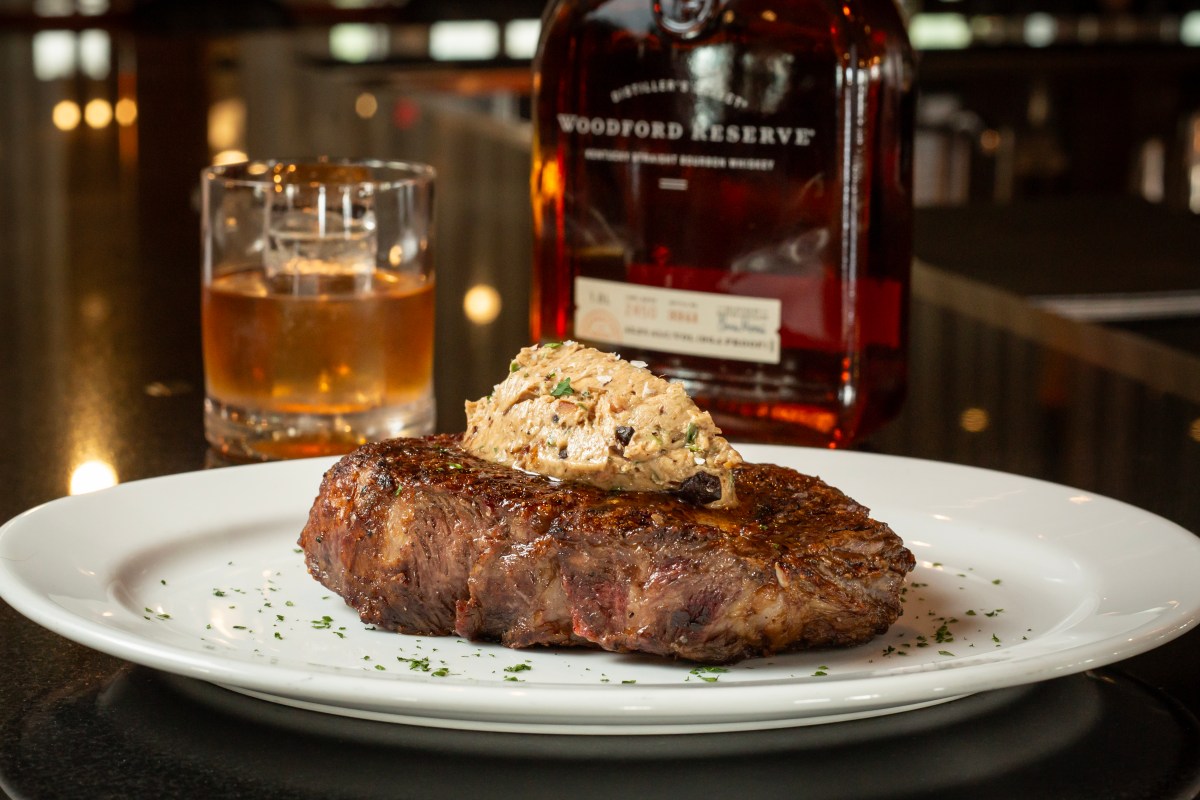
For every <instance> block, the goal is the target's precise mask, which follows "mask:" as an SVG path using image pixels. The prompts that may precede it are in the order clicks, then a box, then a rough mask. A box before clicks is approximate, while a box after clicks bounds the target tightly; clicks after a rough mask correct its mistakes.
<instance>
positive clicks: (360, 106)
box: [354, 92, 379, 119]
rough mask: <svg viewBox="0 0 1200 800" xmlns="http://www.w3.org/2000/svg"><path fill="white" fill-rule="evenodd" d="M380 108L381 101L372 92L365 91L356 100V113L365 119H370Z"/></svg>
mask: <svg viewBox="0 0 1200 800" xmlns="http://www.w3.org/2000/svg"><path fill="white" fill-rule="evenodd" d="M378 110H379V101H378V100H376V99H375V95H373V94H371V93H370V92H363V93H362V94H360V95H359V96H358V97H357V98H355V100H354V113H355V114H358V116H360V117H362V118H363V119H370V118H371V117H373V116H375V112H376V111H378Z"/></svg>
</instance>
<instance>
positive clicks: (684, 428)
mask: <svg viewBox="0 0 1200 800" xmlns="http://www.w3.org/2000/svg"><path fill="white" fill-rule="evenodd" d="M720 434H721V430H720V428H718V427H717V426H716V424H715V423H714V422H713V419H712V417H711V416H710V415H709V413H708V412H707V411H702V410H700V408H698V407H697V406H696V404H695V403H694V402H693V401H692V399H691V398H690V397H688V395H687V392H686V391H684V388H683V386H682V385H681V384H678V383H673V382H670V381H667V380H664V379H663V378H660V377H658V376H656V375H654V374H653V373H651V372H650V371H649V370H647V369H645V368H644V367H643V366H640V365H638V364H637V363H635V362H629V361H625V360H623V359H622V358H620V357H619V356H617V355H615V354H613V353H604V352H601V351H599V350H596V349H594V348H591V347H586V346H584V345H581V344H579V343H578V342H563V343H562V344H547V345H541V346H539V345H533V346H532V347H526V348H525V349H523V350H521V352H520V353H518V354H517V357H516V358H515V359H513V361H512V363H511V364H510V366H509V374H508V377H507V378H505V379H504V380H503V381H501V382H500V383H498V384H496V387H495V389H494V391H493V392H492V394H491V395H489V396H487V397H484V398H482V399H480V400H476V401H468V402H467V430H466V433H465V434H464V436H463V446H464V448H466V449H467V450H468V451H469V452H471V453H472V454H473V455H475V456H477V457H479V458H482V459H485V460H487V461H492V462H494V463H498V464H506V465H508V466H511V467H515V468H517V469H522V470H526V471H528V472H536V473H539V474H542V475H547V476H549V477H552V478H560V479H563V480H573V481H580V482H583V483H588V484H591V485H593V486H598V487H600V488H603V489H620V490H625V491H634V492H646V491H673V492H677V493H679V494H681V495H683V496H684V497H687V498H688V499H690V500H692V501H693V502H696V503H699V504H701V505H705V506H707V507H709V508H728V507H731V506H734V505H736V504H737V496H736V494H735V492H734V485H733V468H734V467H736V466H737V465H738V464H740V463H741V462H742V457H741V456H740V455H739V454H738V453H737V451H736V450H734V449H733V448H732V447H730V445H729V443H728V442H727V441H725V439H724V438H723V437H722V436H721V435H720Z"/></svg>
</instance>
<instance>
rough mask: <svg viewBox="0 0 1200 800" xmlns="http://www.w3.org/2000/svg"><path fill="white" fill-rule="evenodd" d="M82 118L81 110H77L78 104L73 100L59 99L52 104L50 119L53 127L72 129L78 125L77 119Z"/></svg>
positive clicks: (62, 129)
mask: <svg viewBox="0 0 1200 800" xmlns="http://www.w3.org/2000/svg"><path fill="white" fill-rule="evenodd" d="M82 118H83V112H81V111H80V110H79V104H78V103H76V102H75V101H74V100H60V101H58V102H57V103H56V104H55V105H54V110H53V111H51V112H50V119H51V121H52V122H53V123H54V127H56V128H58V129H59V130H60V131H73V130H75V129H76V128H78V127H79V121H80V120H81V119H82Z"/></svg>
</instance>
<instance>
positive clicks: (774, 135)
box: [558, 114, 816, 147]
mask: <svg viewBox="0 0 1200 800" xmlns="http://www.w3.org/2000/svg"><path fill="white" fill-rule="evenodd" d="M558 124H559V127H560V128H562V131H563V133H574V134H580V135H588V136H611V137H614V138H616V137H622V138H627V139H628V138H633V139H662V140H665V141H676V140H679V139H683V138H684V136H685V135H686V134H687V133H688V128H687V127H686V126H685V125H684V124H683V123H682V122H663V121H661V120H645V119H627V118H626V119H622V118H617V117H584V116H581V115H579V114H559V115H558ZM690 132H691V136H690V139H691V141H693V142H730V143H734V144H762V145H795V146H797V147H806V146H808V145H809V144H812V139H813V137H814V136H815V135H816V131H815V130H814V129H812V128H796V127H790V126H786V125H699V124H693V125H692V126H691V131H690Z"/></svg>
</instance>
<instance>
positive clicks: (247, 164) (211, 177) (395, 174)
mask: <svg viewBox="0 0 1200 800" xmlns="http://www.w3.org/2000/svg"><path fill="white" fill-rule="evenodd" d="M321 165H328V166H338V167H363V168H365V169H368V170H370V171H371V175H370V176H369V177H367V178H364V179H362V180H327V181H325V180H323V181H296V182H295V183H294V185H297V186H343V187H353V186H372V187H374V188H375V189H377V190H388V189H394V188H399V187H402V186H423V185H428V184H431V183H433V181H434V178H436V176H437V171H436V170H435V169H434V168H433V167H432V166H430V165H429V164H425V163H422V162H420V161H403V160H398V159H385V158H337V157H330V156H309V157H303V158H261V159H248V160H246V161H233V162H230V163H228V164H213V165H210V166H207V167H205V168H204V169H203V170H201V171H200V178H201V180H202V181H205V182H209V183H213V182H219V183H222V184H224V185H225V186H227V187H239V186H240V187H247V188H253V187H257V186H266V185H270V184H273V183H274V180H272V173H273V170H274V169H275V168H276V167H280V166H297V167H302V166H321Z"/></svg>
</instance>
